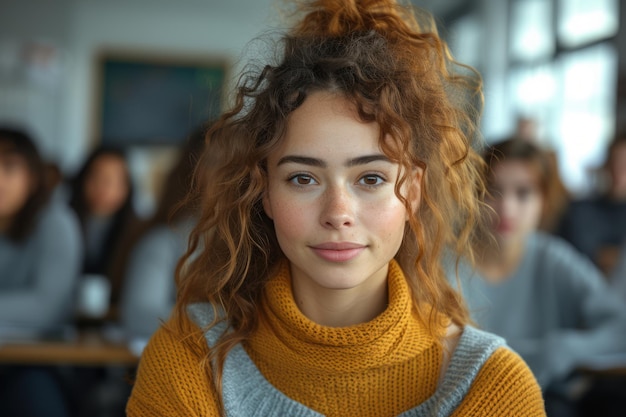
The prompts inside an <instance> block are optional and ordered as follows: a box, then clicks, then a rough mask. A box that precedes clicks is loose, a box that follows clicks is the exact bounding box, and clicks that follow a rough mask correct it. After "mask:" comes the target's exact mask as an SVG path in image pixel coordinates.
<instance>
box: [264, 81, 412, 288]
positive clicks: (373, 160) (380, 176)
mask: <svg viewBox="0 0 626 417" xmlns="http://www.w3.org/2000/svg"><path fill="white" fill-rule="evenodd" d="M378 140H379V127H378V125H377V124H376V123H364V122H361V121H360V120H358V119H357V117H356V113H355V111H354V110H353V107H352V105H351V104H349V103H348V102H347V101H346V100H345V99H343V98H341V97H340V96H337V95H331V94H329V93H323V92H318V93H313V94H311V95H310V96H309V97H308V98H307V99H306V101H305V102H304V103H303V104H302V105H301V106H300V107H299V108H298V109H297V110H295V111H294V112H293V113H292V114H291V115H290V116H289V119H288V123H287V129H286V133H285V137H284V138H283V141H282V143H281V144H280V146H279V148H278V149H276V150H275V151H274V152H273V153H272V154H271V155H270V156H269V158H268V161H267V162H268V182H269V184H268V190H267V192H266V194H265V196H264V199H263V205H264V209H265V212H266V213H267V215H268V216H269V217H270V218H272V219H273V221H274V227H275V230H276V235H277V238H278V242H279V244H280V247H281V249H282V251H283V252H284V254H285V255H286V256H287V258H288V259H289V261H290V262H291V273H292V279H293V281H294V285H296V284H297V285H298V286H299V287H305V288H307V289H309V290H310V291H311V292H310V293H314V292H315V291H319V290H320V289H321V290H328V289H353V288H361V289H363V290H366V289H367V288H372V287H377V288H379V287H380V286H381V285H383V284H384V283H385V282H386V277H387V266H388V263H389V261H390V260H391V259H392V258H393V257H394V256H395V254H396V252H397V251H398V249H399V248H400V244H401V243H402V237H403V233H404V228H405V223H406V220H407V211H406V209H405V206H404V204H403V203H402V202H401V201H400V200H399V199H398V198H397V196H396V195H395V193H394V185H395V182H396V179H397V177H398V173H399V165H398V164H395V163H392V162H391V161H390V160H389V159H388V158H387V157H386V156H385V155H384V154H383V152H382V151H381V149H380V147H379V143H378ZM307 294H308V293H307Z"/></svg>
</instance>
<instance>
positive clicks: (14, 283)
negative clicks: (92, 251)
mask: <svg viewBox="0 0 626 417" xmlns="http://www.w3.org/2000/svg"><path fill="white" fill-rule="evenodd" d="M50 191H51V190H50V189H48V188H47V184H46V181H45V174H44V163H43V161H42V159H41V157H40V155H39V152H38V151H37V148H36V146H35V143H34V142H33V140H32V139H31V138H30V136H28V135H27V134H26V133H25V132H23V131H21V130H15V129H12V128H7V127H0V343H1V342H2V341H7V340H11V338H12V337H20V338H21V337H24V336H26V337H32V336H35V337H40V336H52V335H54V336H55V337H59V336H60V335H63V334H64V331H65V330H66V326H68V325H69V324H71V322H72V318H73V316H72V313H73V309H72V305H73V296H74V291H75V288H76V283H77V280H78V276H79V272H80V261H81V259H82V250H81V244H80V232H79V226H78V222H77V220H76V218H75V216H74V214H73V213H72V212H71V210H70V209H69V208H68V207H66V206H65V205H64V204H62V203H61V202H59V201H57V200H54V199H53V200H49V198H48V197H49V192H50ZM34 398H36V401H33V399H34ZM0 415H3V416H5V415H6V416H16V417H19V416H53V417H62V416H63V417H64V416H68V415H69V406H68V402H67V401H66V398H65V394H64V392H63V389H62V386H61V385H60V383H59V380H58V379H57V375H56V374H55V373H54V372H53V371H52V370H50V369H48V368H43V367H41V368H40V367H28V366H19V365H7V364H5V365H3V366H0Z"/></svg>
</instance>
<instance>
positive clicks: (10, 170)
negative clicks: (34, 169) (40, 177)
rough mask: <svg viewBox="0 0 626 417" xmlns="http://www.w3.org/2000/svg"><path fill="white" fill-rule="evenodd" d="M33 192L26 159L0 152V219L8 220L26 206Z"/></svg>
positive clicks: (31, 177)
mask: <svg viewBox="0 0 626 417" xmlns="http://www.w3.org/2000/svg"><path fill="white" fill-rule="evenodd" d="M32 190H33V176H32V173H31V171H30V168H29V166H28V163H27V162H26V159H24V157H22V156H21V155H19V154H17V153H14V152H5V151H3V150H0V219H10V218H12V217H13V216H15V215H16V214H17V213H18V212H19V211H20V210H21V209H22V207H24V204H26V201H27V200H28V198H29V197H30V194H31V192H32Z"/></svg>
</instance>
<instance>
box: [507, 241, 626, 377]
mask: <svg viewBox="0 0 626 417" xmlns="http://www.w3.org/2000/svg"><path fill="white" fill-rule="evenodd" d="M544 249H545V250H544V251H543V253H544V254H545V258H546V261H545V262H544V265H545V274H544V275H543V276H542V279H549V280H552V281H553V282H554V288H555V291H554V292H555V294H558V303H559V304H558V305H559V311H560V316H561V317H560V318H559V320H560V323H561V324H560V328H559V329H555V330H554V331H552V332H550V333H548V334H545V335H543V336H542V337H539V338H529V339H526V340H515V339H512V338H511V339H507V343H509V344H510V346H511V347H512V348H513V349H515V351H516V352H518V353H519V354H520V355H522V357H523V358H524V359H525V360H526V361H527V362H528V364H529V365H530V367H531V368H532V369H533V371H534V372H535V375H536V376H537V379H538V380H539V382H540V384H541V385H542V386H547V385H548V384H549V383H550V382H552V381H554V380H556V379H559V378H563V377H565V376H567V374H569V373H570V372H571V371H573V370H574V369H575V368H577V367H584V366H590V365H592V364H593V363H594V362H595V361H597V360H602V359H603V358H604V357H610V356H612V355H615V354H619V353H623V352H625V351H626V337H624V335H625V334H626V305H624V303H623V302H622V300H621V299H620V297H618V296H617V295H616V294H615V293H614V292H612V291H611V290H610V287H609V286H608V284H607V282H606V281H605V279H604V278H603V277H602V275H601V274H600V272H599V271H598V270H597V268H595V266H594V265H593V264H592V263H591V262H590V261H588V260H587V259H586V258H585V257H583V256H581V255H579V254H578V253H577V252H575V251H574V250H573V249H572V248H571V247H570V246H569V245H567V244H565V243H564V242H560V241H552V242H551V245H550V246H547V247H545V248H544ZM548 259H549V263H548Z"/></svg>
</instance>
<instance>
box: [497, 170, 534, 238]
mask: <svg viewBox="0 0 626 417" xmlns="http://www.w3.org/2000/svg"><path fill="white" fill-rule="evenodd" d="M537 177H538V174H537V172H536V170H535V169H533V166H532V165H531V163H530V162H527V161H522V160H515V159H512V160H505V161H502V162H498V163H496V164H495V165H494V166H493V168H492V177H491V180H490V192H491V197H490V198H488V199H487V203H488V204H489V205H490V206H491V207H492V208H493V209H494V210H495V212H496V214H497V216H495V217H494V220H493V229H494V232H495V235H496V237H497V238H498V240H499V241H500V242H501V243H511V242H519V241H521V240H523V239H524V238H525V237H526V236H527V235H528V234H529V233H531V232H532V231H534V230H536V229H537V226H538V225H539V221H540V219H541V211H542V207H543V196H542V194H541V190H540V188H539V184H538V178H537Z"/></svg>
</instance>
